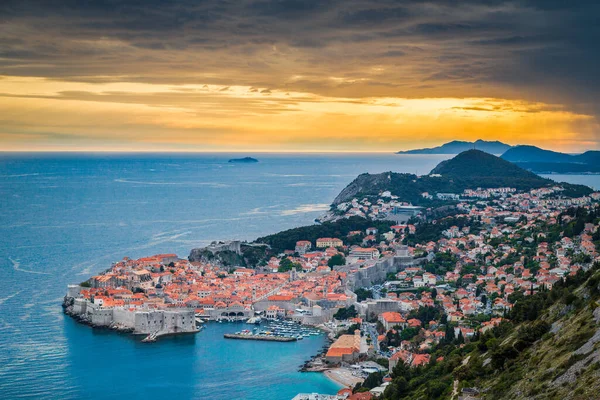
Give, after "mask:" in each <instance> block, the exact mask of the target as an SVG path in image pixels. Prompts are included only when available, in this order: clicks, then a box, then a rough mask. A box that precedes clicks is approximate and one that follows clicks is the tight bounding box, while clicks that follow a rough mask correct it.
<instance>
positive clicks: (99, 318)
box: [91, 307, 113, 326]
mask: <svg viewBox="0 0 600 400" xmlns="http://www.w3.org/2000/svg"><path fill="white" fill-rule="evenodd" d="M91 317H92V318H91V321H92V324H94V325H96V326H109V325H110V324H112V322H113V309H112V308H100V307H98V308H95V309H93V310H92V312H91Z"/></svg>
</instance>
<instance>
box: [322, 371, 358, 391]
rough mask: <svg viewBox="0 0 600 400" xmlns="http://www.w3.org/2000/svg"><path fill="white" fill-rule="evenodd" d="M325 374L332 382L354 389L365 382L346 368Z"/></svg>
mask: <svg viewBox="0 0 600 400" xmlns="http://www.w3.org/2000/svg"><path fill="white" fill-rule="evenodd" d="M324 374H325V376H327V377H328V378H329V379H331V380H332V381H334V382H336V383H339V384H340V385H344V386H346V387H349V388H353V387H354V386H355V385H356V384H357V383H359V382H362V381H364V379H363V378H359V377H358V376H355V375H353V374H352V370H350V369H349V368H344V367H338V368H332V369H330V370H327V371H325V372H324Z"/></svg>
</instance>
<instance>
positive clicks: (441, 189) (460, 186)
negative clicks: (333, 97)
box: [333, 150, 591, 206]
mask: <svg viewBox="0 0 600 400" xmlns="http://www.w3.org/2000/svg"><path fill="white" fill-rule="evenodd" d="M438 175H441V176H438ZM555 184H556V183H555V182H554V181H552V180H550V179H545V178H542V177H540V176H538V175H536V174H534V173H532V172H529V171H526V170H524V169H522V168H519V167H518V166H517V165H515V164H512V163H510V162H508V161H505V160H502V159H501V158H499V157H496V156H494V155H491V154H487V153H485V152H483V151H479V150H468V151H465V152H463V153H461V154H459V155H457V156H456V157H454V158H452V159H450V160H446V161H442V162H441V163H440V164H438V166H437V167H435V168H434V169H433V170H432V171H431V174H430V175H424V176H420V177H419V176H417V175H414V174H405V173H395V172H384V173H381V174H361V175H359V176H358V177H357V178H356V179H355V180H354V181H352V182H351V183H350V184H349V185H348V186H346V187H345V188H344V189H343V190H342V191H341V192H340V194H339V195H338V196H337V197H336V198H335V200H334V201H333V205H337V204H340V203H343V202H347V201H350V200H352V199H353V198H355V197H357V196H376V195H377V194H378V193H380V192H382V191H385V190H389V191H391V192H392V194H394V195H396V196H399V198H400V200H402V201H407V202H410V203H412V204H414V205H423V206H435V205H437V203H439V201H436V200H427V199H424V198H423V196H421V194H422V193H423V192H428V193H461V192H463V191H464V190H465V189H476V188H478V187H481V188H492V187H514V188H516V189H517V190H530V189H534V188H540V187H545V186H551V185H555ZM561 185H562V186H563V187H564V188H565V189H566V190H565V192H564V194H565V195H566V196H581V195H585V194H589V193H591V189H590V188H588V187H587V186H583V185H571V184H568V183H561Z"/></svg>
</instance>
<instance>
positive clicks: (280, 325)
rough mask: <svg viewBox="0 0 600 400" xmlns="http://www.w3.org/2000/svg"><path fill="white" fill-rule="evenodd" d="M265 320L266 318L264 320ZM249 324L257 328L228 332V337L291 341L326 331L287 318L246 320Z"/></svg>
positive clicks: (226, 336)
mask: <svg viewBox="0 0 600 400" xmlns="http://www.w3.org/2000/svg"><path fill="white" fill-rule="evenodd" d="M262 321H265V320H262ZM246 323H247V324H253V325H256V327H255V328H253V329H252V330H251V329H243V330H241V331H237V332H235V333H234V334H226V335H225V336H224V337H225V338H228V339H247V340H272V341H280V342H291V341H297V340H303V339H304V338H308V337H311V336H319V335H322V334H323V333H324V332H323V331H321V330H319V329H317V328H313V327H311V326H305V325H300V324H298V323H295V322H292V321H287V320H266V322H262V323H261V320H260V319H259V320H257V319H254V318H251V319H249V320H248V321H246Z"/></svg>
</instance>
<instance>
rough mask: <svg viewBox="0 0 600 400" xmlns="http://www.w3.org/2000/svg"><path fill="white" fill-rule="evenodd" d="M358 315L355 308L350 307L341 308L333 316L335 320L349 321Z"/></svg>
mask: <svg viewBox="0 0 600 400" xmlns="http://www.w3.org/2000/svg"><path fill="white" fill-rule="evenodd" d="M357 315H358V313H357V312H356V309H355V308H354V306H350V307H348V308H345V307H344V308H340V309H339V310H337V312H336V313H335V314H333V318H335V319H337V320H340V321H341V320H344V319H349V318H354V317H356V316H357Z"/></svg>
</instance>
